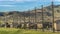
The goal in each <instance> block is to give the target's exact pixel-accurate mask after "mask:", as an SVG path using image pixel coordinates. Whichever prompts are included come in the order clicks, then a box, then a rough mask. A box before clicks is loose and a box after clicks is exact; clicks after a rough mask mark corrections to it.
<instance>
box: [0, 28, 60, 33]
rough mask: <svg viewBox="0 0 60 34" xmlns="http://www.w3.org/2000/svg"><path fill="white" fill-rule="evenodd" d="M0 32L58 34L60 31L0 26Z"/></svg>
mask: <svg viewBox="0 0 60 34" xmlns="http://www.w3.org/2000/svg"><path fill="white" fill-rule="evenodd" d="M0 34H60V32H57V33H52V32H42V31H40V30H38V31H36V30H24V29H15V28H0Z"/></svg>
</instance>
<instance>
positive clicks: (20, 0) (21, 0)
mask: <svg viewBox="0 0 60 34" xmlns="http://www.w3.org/2000/svg"><path fill="white" fill-rule="evenodd" d="M0 1H19V2H24V1H38V0H0Z"/></svg>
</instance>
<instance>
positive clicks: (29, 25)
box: [28, 10, 31, 29]
mask: <svg viewBox="0 0 60 34" xmlns="http://www.w3.org/2000/svg"><path fill="white" fill-rule="evenodd" d="M28 17H29V29H30V23H31V22H30V10H29V16H28Z"/></svg>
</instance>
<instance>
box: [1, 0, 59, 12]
mask: <svg viewBox="0 0 60 34" xmlns="http://www.w3.org/2000/svg"><path fill="white" fill-rule="evenodd" d="M52 1H54V4H55V5H60V0H0V12H4V11H27V10H32V9H34V8H35V7H36V8H41V5H44V6H49V5H51V2H52Z"/></svg>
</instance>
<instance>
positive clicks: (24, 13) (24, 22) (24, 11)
mask: <svg viewBox="0 0 60 34" xmlns="http://www.w3.org/2000/svg"><path fill="white" fill-rule="evenodd" d="M25 28H26V24H25V11H24V29H25Z"/></svg>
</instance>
